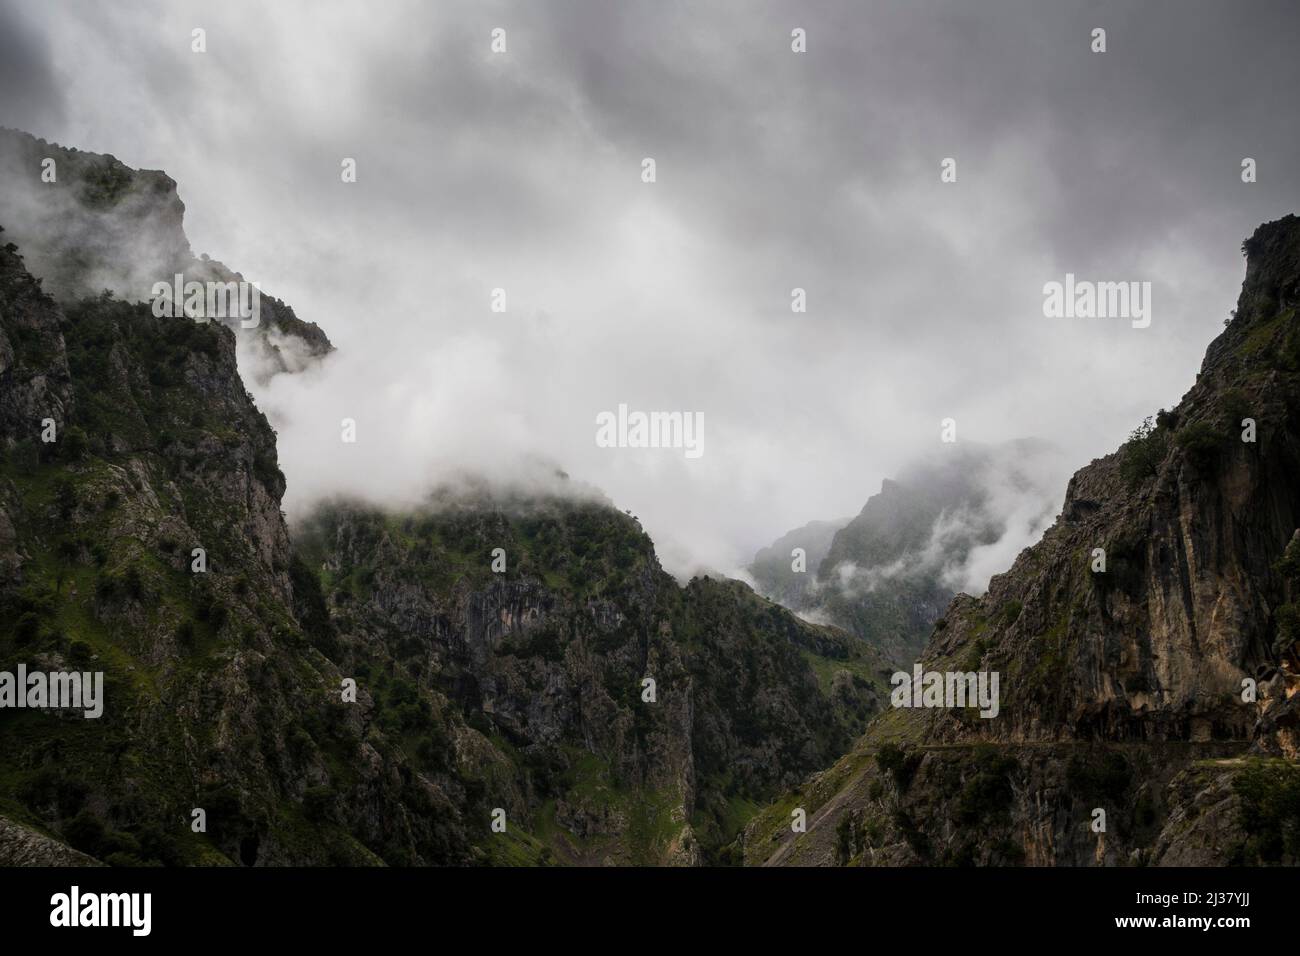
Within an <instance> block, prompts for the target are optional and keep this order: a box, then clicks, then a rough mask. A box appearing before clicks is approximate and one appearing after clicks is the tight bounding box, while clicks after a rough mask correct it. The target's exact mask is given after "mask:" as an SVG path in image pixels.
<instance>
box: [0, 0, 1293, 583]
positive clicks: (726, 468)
mask: <svg viewBox="0 0 1300 956" xmlns="http://www.w3.org/2000/svg"><path fill="white" fill-rule="evenodd" d="M1056 6H1058V7H1059V8H1058V9H1053V10H1042V9H1040V8H1041V7H1042V5H1041V4H1033V3H1029V2H1022V3H1010V2H1007V3H981V4H979V5H973V4H969V3H963V2H957V0H954V2H948V3H943V2H933V3H922V4H902V3H890V4H863V3H858V2H852V3H850V2H842V3H827V2H822V3H800V4H793V3H790V4H781V3H753V2H746V3H739V2H737V3H716V4H709V5H707V6H705V5H689V4H681V5H678V4H663V3H659V2H650V0H633V2H627V3H619V4H608V3H601V2H596V0H592V2H547V3H532V2H528V3H495V2H487V3H485V2H474V3H469V2H465V3H451V4H439V5H438V6H437V9H435V10H431V9H429V8H428V5H425V4H415V3H388V4H383V5H380V6H379V7H376V6H375V5H362V4H331V5H319V4H305V3H304V4H294V3H276V4H271V5H266V4H254V3H239V2H236V3H223V4H220V5H211V4H186V3H173V2H168V3H162V2H158V3H153V4H149V3H145V4H140V5H137V6H135V7H134V8H133V9H131V10H130V11H127V10H124V9H120V8H116V7H113V6H110V5H91V4H80V3H71V2H66V3H65V2H51V3H48V4H44V5H42V6H40V7H31V8H28V7H23V8H18V7H14V8H4V9H3V10H2V11H0V25H2V27H3V28H0V37H2V38H3V44H4V47H3V53H4V55H3V56H0V64H3V65H0V71H3V79H4V82H3V83H0V89H3V91H4V92H3V93H0V124H4V125H12V126H21V127H23V128H26V129H28V130H29V131H31V132H33V133H35V134H37V135H39V136H43V137H45V138H47V139H52V140H57V141H59V142H62V143H65V144H69V145H76V146H78V147H80V148H83V149H90V150H95V151H99V152H110V153H113V154H114V155H116V156H118V157H119V158H120V159H122V160H123V161H124V162H127V163H128V164H130V165H132V166H136V167H145V168H162V169H165V170H167V172H168V173H169V174H170V175H171V176H172V177H173V178H175V179H176V180H177V181H178V182H179V184H180V189H181V194H182V198H183V199H184V200H185V202H186V205H187V215H186V227H187V232H188V234H189V238H190V240H191V242H192V245H193V247H194V249H195V250H196V251H199V252H207V253H210V254H212V255H214V256H216V257H217V258H220V259H222V260H224V261H225V262H227V263H229V264H230V265H231V266H232V267H233V268H236V269H238V270H240V271H241V272H242V273H244V275H245V276H247V277H248V278H250V279H254V280H257V281H259V282H260V283H261V285H262V287H263V288H264V289H266V290H267V291H269V292H271V293H273V294H275V295H277V296H279V297H281V298H283V299H284V300H285V301H287V302H289V303H291V304H292V305H293V306H294V308H295V309H296V311H297V312H298V314H299V315H300V316H301V317H303V318H305V319H308V320H312V321H316V322H318V323H319V324H320V325H321V326H322V327H323V328H325V329H326V331H327V332H328V333H329V335H330V337H331V338H332V339H333V341H334V342H335V344H336V345H337V346H338V347H339V353H338V355H336V356H335V357H333V358H332V359H331V360H330V361H329V362H328V363H327V364H326V366H325V367H324V368H322V369H321V370H320V371H318V372H315V373H311V374H307V375H303V376H298V377H289V376H280V377H277V378H275V379H273V380H272V381H271V383H270V384H269V385H268V386H267V388H266V389H264V390H262V391H260V392H259V393H258V394H257V398H258V401H259V403H260V404H261V405H262V406H263V407H264V408H265V409H266V410H267V411H268V414H270V415H271V416H272V417H273V420H274V421H275V422H276V424H277V427H278V429H279V431H280V454H281V459H282V465H283V468H284V470H285V473H286V475H287V476H288V479H289V484H290V493H289V494H290V497H289V507H290V508H291V509H292V510H294V511H299V510H301V509H302V508H304V507H306V506H308V505H309V504H310V502H311V501H313V500H314V499H316V498H317V497H319V496H321V495H325V494H330V493H333V492H337V491H348V492H352V493H363V494H368V495H370V496H372V497H377V498H380V499H384V500H398V499H403V498H406V497H411V496H415V495H418V494H419V493H420V492H421V491H422V490H423V489H425V488H426V487H428V486H429V485H430V484H431V483H433V482H434V481H436V480H438V478H439V477H440V476H442V475H445V474H448V473H450V472H451V471H453V470H465V469H469V470H482V471H483V472H485V473H487V474H493V475H499V476H517V475H518V473H519V469H520V467H521V466H520V462H523V461H536V460H538V459H541V460H545V461H550V462H555V463H557V464H558V465H560V466H562V467H563V468H564V469H565V470H566V471H568V472H570V473H571V474H573V475H574V476H575V477H578V478H581V479H584V480H586V481H589V482H591V483H592V484H594V485H597V486H599V487H601V488H603V489H604V490H605V491H606V492H607V493H608V494H609V495H610V496H611V497H612V498H613V499H614V501H615V502H617V503H618V505H619V506H620V507H625V508H629V509H631V510H632V511H633V512H634V513H636V514H638V515H639V516H640V517H641V518H642V521H643V523H644V524H645V526H646V528H647V530H648V531H649V532H650V533H651V534H652V535H653V536H654V537H655V539H656V541H657V542H658V543H659V545H660V550H661V554H662V556H663V558H664V560H665V562H666V563H667V564H668V565H669V566H670V567H671V568H672V569H674V570H677V571H688V570H690V569H691V568H693V567H696V566H700V565H704V566H711V567H715V568H719V569H723V570H730V569H733V568H735V567H737V566H739V565H741V564H743V563H745V562H747V560H748V559H749V557H750V556H752V554H753V552H754V550H755V549H756V548H757V547H758V546H760V545H762V544H765V543H767V542H769V541H771V540H773V539H774V538H775V537H777V536H778V535H779V534H781V533H782V532H783V531H785V530H787V529H788V528H791V527H795V526H797V525H800V524H802V523H804V522H805V521H807V520H809V519H810V518H814V517H817V516H821V515H827V514H847V513H854V512H856V511H857V509H858V508H860V507H861V504H862V502H863V501H864V500H865V499H866V497H867V496H868V495H869V494H870V493H871V492H873V491H874V490H875V489H876V488H877V487H879V482H880V479H881V478H882V477H884V476H887V475H889V474H892V473H894V471H895V470H896V469H897V468H898V467H899V466H900V464H901V463H902V462H904V461H906V460H907V459H909V458H911V457H912V456H913V455H915V454H916V453H918V452H923V451H925V450H926V449H927V448H928V447H930V446H931V445H932V444H933V443H937V442H938V440H939V422H940V420H941V419H943V418H945V417H953V418H955V419H956V420H957V422H958V428H959V437H968V438H972V439H974V438H978V439H981V440H985V441H1001V440H1005V439H1009V438H1015V437H1019V436H1025V435H1039V436H1042V437H1045V438H1047V439H1049V440H1051V441H1053V442H1055V443H1056V444H1058V445H1060V446H1062V447H1063V448H1064V449H1066V451H1067V453H1068V455H1069V456H1071V457H1072V459H1073V460H1074V461H1075V462H1076V463H1078V464H1082V463H1083V462H1085V461H1087V460H1088V459H1089V458H1091V457H1093V456H1095V455H1097V454H1101V453H1104V452H1106V451H1109V450H1111V449H1112V448H1113V447H1114V446H1116V445H1117V444H1118V443H1119V442H1120V441H1122V439H1123V438H1124V436H1125V435H1126V434H1127V433H1128V431H1129V430H1130V429H1131V428H1132V427H1133V425H1134V424H1135V423H1136V421H1138V420H1140V419H1141V418H1142V416H1144V415H1146V414H1149V413H1151V412H1152V411H1153V410H1154V409H1155V408H1156V407H1159V406H1161V405H1169V404H1171V403H1172V402H1174V401H1176V400H1177V398H1178V397H1179V395H1180V394H1181V393H1182V391H1183V390H1184V389H1185V388H1186V387H1187V386H1188V385H1190V383H1191V381H1192V379H1193V376H1194V374H1195V371H1196V369H1197V367H1198V365H1199V362H1200V358H1201V355H1202V353H1203V350H1204V347H1205V345H1206V344H1207V343H1208V341H1209V340H1210V339H1211V338H1212V337H1213V335H1215V334H1216V332H1217V331H1218V329H1219V328H1220V325H1221V323H1222V320H1223V318H1224V317H1225V316H1226V315H1227V312H1228V310H1229V309H1230V308H1231V307H1232V306H1233V304H1234V301H1235V297H1236V287H1237V285H1238V283H1239V281H1240V276H1241V268H1242V266H1241V260H1240V257H1239V255H1238V253H1237V246H1238V244H1239V243H1240V241H1241V239H1242V238H1243V237H1244V236H1246V235H1247V234H1249V232H1250V231H1251V230H1252V229H1253V228H1254V226H1255V225H1257V224H1258V223H1259V222H1261V221H1264V220H1268V219H1274V218H1277V217H1278V216H1281V215H1283V214H1285V213H1288V212H1292V211H1295V209H1296V207H1297V205H1298V204H1300V203H1298V202H1297V200H1298V199H1300V179H1298V178H1297V177H1298V176H1300V165H1298V164H1296V163H1295V161H1294V158H1295V155H1296V149H1297V145H1298V143H1300V133H1298V131H1297V128H1296V121H1295V110H1294V106H1293V103H1292V102H1291V100H1292V98H1293V95H1294V90H1295V89H1297V88H1300V62H1298V61H1297V59H1296V57H1295V56H1294V54H1293V51H1292V50H1291V48H1290V47H1291V43H1292V38H1293V37H1294V36H1295V29H1296V26H1297V19H1298V17H1297V13H1296V11H1295V8H1294V5H1293V4H1288V3H1281V2H1279V3H1256V4H1252V5H1251V6H1250V9H1249V11H1243V10H1241V9H1240V8H1237V7H1234V6H1232V5H1229V4H1222V3H1219V4H1209V3H1188V2H1166V3H1160V2H1155V3H1143V4H1141V5H1134V4H1130V3H1113V4H1108V3H1086V4H1084V3H1072V4H1065V5H1056ZM1097 26H1101V27H1105V28H1106V30H1107V41H1108V51H1107V52H1106V53H1104V54H1094V53H1091V52H1090V50H1089V38H1090V31H1091V30H1092V29H1093V28H1094V27H1097ZM195 27H202V28H204V29H205V30H206V31H207V52H206V53H204V54H195V53H192V52H191V50H190V37H191V30H192V29H193V28H195ZM496 27H501V28H504V29H505V30H506V31H507V44H508V52H507V53H505V54H495V55H494V54H493V53H491V52H490V49H489V41H490V32H491V30H492V29H493V28H496ZM794 27H802V28H804V29H805V30H806V31H807V36H808V52H807V53H805V54H794V53H792V52H791V50H790V30H791V29H792V28H794ZM647 156H650V157H654V158H655V160H656V162H657V171H658V180H657V182H655V183H654V184H652V185H650V184H645V183H643V182H641V179H640V170H641V160H642V158H643V157H647ZM1246 156H1250V157H1253V158H1255V159H1256V160H1257V161H1258V167H1259V181H1258V182H1257V183H1255V184H1251V185H1246V184H1243V183H1242V182H1241V180H1240V176H1239V170H1240V163H1241V160H1242V158H1243V157H1246ZM344 157H352V158H355V159H356V160H357V168H358V179H357V182H356V183H354V184H344V183H342V182H340V175H339V172H340V162H341V160H342V159H343V158H344ZM945 157H953V158H955V159H956V160H957V170H958V178H957V182H956V183H953V184H941V183H940V181H939V171H940V162H941V160H942V159H943V158H945ZM2 221H3V220H2V218H0V222H2ZM1066 272H1073V273H1075V274H1076V275H1078V276H1080V277H1082V278H1089V279H1098V280H1115V281H1121V280H1141V281H1150V282H1151V283H1152V288H1153V322H1152V325H1151V327H1150V328H1149V329H1143V330H1135V329H1132V328H1131V327H1130V326H1129V324H1128V323H1127V322H1116V321H1105V320H1048V319H1045V318H1044V317H1043V314H1042V286H1043V284H1044V283H1045V282H1048V281H1052V280H1060V279H1061V278H1062V277H1063V276H1064V274H1065V273H1066ZM795 287H800V288H804V289H806V290H807V297H808V311H807V313H806V314H793V313H791V311H790V293H791V289H792V288H795ZM494 288H504V289H505V290H506V291H507V295H508V311H507V312H506V313H504V314H498V313H493V312H492V311H491V310H490V308H489V304H490V296H491V291H492V290H493V289H494ZM621 402H622V403H627V404H628V405H629V406H630V407H632V408H639V409H643V410H646V411H650V410H663V411H698V412H702V413H703V414H704V419H705V448H706V453H705V455H704V456H703V457H702V458H700V459H698V460H688V459H686V458H685V457H684V456H683V455H682V454H681V453H680V451H676V452H675V451H673V450H666V449H644V450H642V449H602V448H598V447H597V446H596V444H595V441H594V434H595V419H596V415H597V414H598V413H599V412H601V411H612V410H614V409H616V408H617V406H618V404H619V403H621ZM345 417H346V418H353V419H355V420H356V421H357V427H358V440H357V442H356V444H355V445H344V444H342V443H341V442H340V441H339V422H340V420H341V419H342V418H345ZM1063 490H1064V489H1063V488H1062V492H1063ZM1025 518H1026V521H1027V522H1030V523H1031V524H1032V521H1030V516H1028V515H1026V516H1025ZM1011 556H1012V555H1009V554H1002V553H997V554H993V553H990V554H988V555H987V556H986V557H987V561H986V562H985V563H984V564H981V565H979V566H978V568H977V569H976V570H975V571H974V572H973V573H975V576H976V577H979V576H984V577H985V578H986V577H987V573H991V572H993V571H997V570H1001V569H1002V568H1003V567H1005V566H1006V563H1008V562H1009V559H1010V557H1011Z"/></svg>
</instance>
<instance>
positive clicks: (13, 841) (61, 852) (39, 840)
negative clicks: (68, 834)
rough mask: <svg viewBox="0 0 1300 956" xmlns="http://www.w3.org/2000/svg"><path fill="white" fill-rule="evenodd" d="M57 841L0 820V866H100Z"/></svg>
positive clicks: (95, 861)
mask: <svg viewBox="0 0 1300 956" xmlns="http://www.w3.org/2000/svg"><path fill="white" fill-rule="evenodd" d="M100 865H101V864H100V863H99V862H98V861H97V860H95V859H93V858H92V857H89V856H86V854H84V853H78V852H77V851H76V850H74V849H72V848H71V847H69V846H65V845H64V844H62V843H60V842H59V841H58V840H53V839H50V838H49V837H47V836H45V835H43V834H41V833H37V832H36V831H35V830H33V829H31V828H30V827H25V826H23V825H22V824H20V823H15V822H14V821H12V820H6V819H5V818H4V817H0V866H100Z"/></svg>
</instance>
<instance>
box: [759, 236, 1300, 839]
mask: <svg viewBox="0 0 1300 956" xmlns="http://www.w3.org/2000/svg"><path fill="white" fill-rule="evenodd" d="M1244 251H1245V252H1246V253H1247V255H1248V259H1249V261H1248V266H1247V272H1246V279H1245V282H1244V285H1243V288H1242V293H1241V297H1240V300H1239V302H1238V307H1237V310H1236V312H1235V315H1234V318H1233V319H1232V320H1231V322H1230V323H1229V325H1228V327H1227V329H1226V330H1225V331H1224V332H1223V334H1222V335H1220V336H1219V338H1218V339H1216V340H1215V342H1214V343H1213V344H1212V345H1211V346H1210V348H1209V350H1208V353H1207V356H1206V359H1205V362H1204V364H1203V366H1202V369H1201V372H1200V374H1199V376H1198V378H1197V381H1196V384H1195V385H1194V386H1193V388H1192V389H1191V390H1190V391H1189V392H1188V393H1187V395H1186V396H1185V397H1184V398H1183V400H1182V402H1181V403H1180V404H1179V405H1178V407H1177V408H1175V409H1173V410H1172V411H1169V412H1161V414H1160V415H1159V416H1158V417H1157V418H1156V419H1155V420H1154V421H1152V422H1150V423H1148V424H1147V425H1146V426H1145V427H1144V428H1142V429H1139V430H1138V431H1137V432H1135V434H1134V436H1133V438H1132V439H1131V440H1130V442H1129V443H1128V444H1126V445H1125V446H1124V447H1123V448H1121V449H1120V451H1119V452H1117V453H1116V454H1114V455H1111V456H1108V457H1106V458H1103V459H1100V460H1098V461H1095V462H1093V463H1092V464H1090V465H1089V466H1087V467H1086V468H1084V469H1082V470H1080V471H1079V472H1078V473H1077V474H1076V475H1075V476H1074V478H1073V480H1072V481H1071V482H1070V485H1069V489H1068V491H1067V494H1066V500H1065V505H1064V508H1063V510H1062V513H1061V515H1060V517H1059V518H1058V519H1057V521H1056V523H1055V525H1053V527H1052V528H1051V529H1049V530H1048V531H1047V533H1046V534H1045V535H1044V536H1043V539H1042V540H1041V541H1040V542H1039V543H1038V544H1036V545H1034V546H1033V547H1032V548H1028V549H1026V550H1025V551H1024V552H1023V553H1022V554H1021V555H1020V556H1019V558H1018V559H1017V560H1016V562H1015V564H1014V565H1013V566H1012V568H1011V569H1010V570H1009V571H1008V572H1007V573H1006V574H1003V575H999V576H998V577H995V578H994V579H993V581H992V582H991V584H990V586H989V590H988V592H987V593H986V594H985V595H984V596H983V597H982V598H979V599H974V598H970V597H967V596H965V595H961V596H959V597H957V598H956V599H955V600H954V601H953V603H952V605H951V606H950V607H949V608H948V611H947V612H946V613H945V615H944V618H943V620H942V621H941V622H940V624H939V625H938V626H937V627H936V630H935V632H934V634H933V635H932V637H931V639H930V643H929V645H928V647H927V649H926V651H925V654H924V655H923V658H922V660H923V665H924V667H925V668H926V669H927V670H939V671H953V670H958V671H963V672H964V671H985V672H990V671H996V672H998V673H999V674H1000V678H1001V707H1000V713H999V715H998V716H997V717H996V718H993V719H982V718H980V717H978V716H977V715H975V713H974V711H970V710H956V709H945V708H942V707H940V708H933V709H916V710H910V709H909V710H905V709H898V710H894V711H892V712H890V713H888V714H887V715H885V716H884V717H882V718H881V719H880V720H879V721H877V722H876V723H875V724H873V726H872V728H871V729H869V730H868V732H867V734H866V735H865V736H864V738H863V739H862V740H861V741H860V742H859V744H858V746H857V748H855V752H854V753H853V754H852V755H850V756H849V757H846V758H844V759H843V760H842V761H841V762H840V763H839V764H837V765H836V766H835V767H834V768H832V769H831V770H829V771H827V773H826V774H825V775H824V776H823V777H822V778H820V779H815V780H814V781H812V782H810V783H809V784H808V785H806V786H805V788H804V789H803V790H802V791H801V793H800V795H799V796H798V797H794V798H791V799H800V798H802V799H807V800H810V801H812V802H814V803H816V804H818V805H819V806H820V807H821V810H822V814H821V816H820V817H819V818H818V824H817V826H816V827H814V828H812V831H810V833H809V834H807V836H805V837H802V838H799V839H797V840H796V839H791V838H790V837H788V836H786V835H785V834H782V833H781V832H780V831H779V829H777V825H776V817H775V815H774V814H773V813H771V812H769V813H768V814H766V815H765V817H766V818H765V819H764V820H760V821H759V822H758V823H756V824H755V826H754V827H753V828H751V830H750V832H749V833H747V840H746V843H747V855H748V857H749V859H750V861H751V862H760V861H764V860H767V861H771V862H789V861H794V860H801V861H816V862H828V863H829V862H847V861H854V862H865V863H878V862H908V861H915V860H925V861H938V862H963V861H968V862H985V863H988V862H993V863H997V862H1030V863H1073V864H1086V863H1094V862H1095V863H1116V862H1146V863H1176V862H1197V863H1213V862H1219V863H1224V862H1261V861H1262V862H1269V861H1279V860H1282V861H1291V862H1295V861H1297V860H1300V842H1297V841H1296V839H1295V834H1294V832H1293V831H1295V828H1296V826H1297V823H1300V802H1298V801H1297V795H1300V777H1297V770H1296V766H1295V763H1294V761H1295V759H1296V757H1297V756H1298V754H1297V732H1296V727H1297V700H1296V696H1295V695H1296V690H1297V688H1298V687H1300V656H1298V655H1297V644H1296V638H1297V636H1298V635H1297V630H1298V629H1297V625H1296V621H1297V620H1298V618H1297V615H1296V611H1295V607H1296V605H1295V603H1294V602H1295V599H1296V593H1297V592H1296V588H1297V585H1298V584H1300V573H1298V572H1300V544H1293V543H1292V542H1294V541H1296V540H1297V539H1296V532H1297V526H1300V482H1298V481H1297V480H1296V476H1297V475H1298V474H1300V427H1298V426H1297V424H1296V423H1297V421H1298V419H1297V417H1296V412H1297V410H1298V406H1300V322H1297V319H1296V311H1295V310H1296V305H1297V302H1298V301H1300V219H1297V218H1296V217H1294V216H1288V217H1287V218H1285V219H1282V220H1279V221H1277V222H1274V223H1269V224H1267V225H1265V226H1261V227H1260V228H1259V230H1257V231H1256V233H1255V235H1254V236H1253V237H1251V239H1249V240H1248V241H1247V242H1246V243H1245V245H1244ZM1246 419H1251V420H1253V423H1254V429H1253V437H1254V439H1255V440H1254V441H1248V440H1243V436H1246V437H1250V436H1251V430H1250V422H1246V421H1245V420H1246ZM1243 423H1244V424H1243ZM1098 549H1101V551H1104V562H1105V563H1104V570H1102V567H1103V565H1102V564H1100V563H1099V559H1100V558H1101V557H1102V555H1101V551H1099V550H1098ZM900 746H901V750H896V749H895V748H897V747H900ZM1268 758H1273V760H1272V761H1271V762H1270V760H1269V759H1268ZM1270 808H1271V809H1270ZM1279 808H1281V809H1279ZM1097 809H1101V810H1104V811H1106V813H1107V819H1108V825H1107V827H1106V829H1105V830H1104V831H1098V830H1096V829H1095V827H1094V820H1095V817H1094V811H1095V810H1097ZM810 816H811V813H810Z"/></svg>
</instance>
